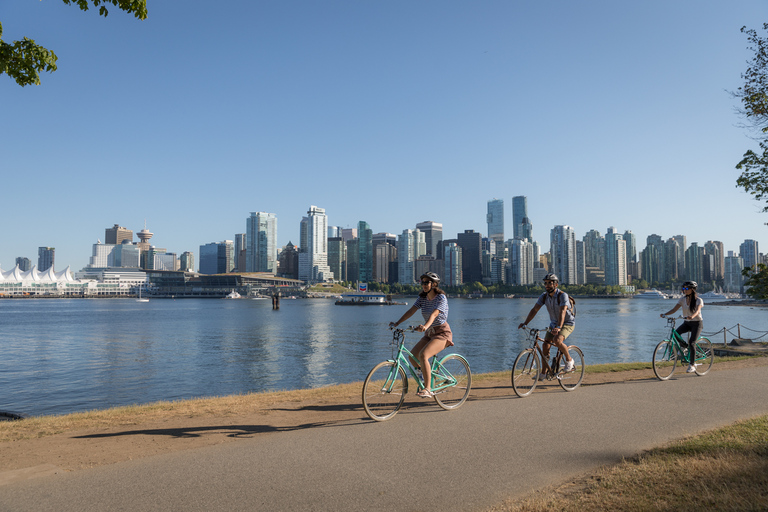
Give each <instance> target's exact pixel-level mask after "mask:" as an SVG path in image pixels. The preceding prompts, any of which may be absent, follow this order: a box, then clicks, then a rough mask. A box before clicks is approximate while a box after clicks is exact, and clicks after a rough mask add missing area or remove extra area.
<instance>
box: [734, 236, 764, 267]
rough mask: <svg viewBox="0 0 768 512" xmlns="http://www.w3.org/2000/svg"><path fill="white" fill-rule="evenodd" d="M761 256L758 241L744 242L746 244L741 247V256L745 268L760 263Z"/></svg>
mask: <svg viewBox="0 0 768 512" xmlns="http://www.w3.org/2000/svg"><path fill="white" fill-rule="evenodd" d="M759 254H760V253H759V252H758V249H757V240H744V243H743V244H741V245H740V246H739V256H741V260H742V262H743V264H744V268H751V267H754V266H755V265H756V264H757V263H758V260H757V258H758V256H759Z"/></svg>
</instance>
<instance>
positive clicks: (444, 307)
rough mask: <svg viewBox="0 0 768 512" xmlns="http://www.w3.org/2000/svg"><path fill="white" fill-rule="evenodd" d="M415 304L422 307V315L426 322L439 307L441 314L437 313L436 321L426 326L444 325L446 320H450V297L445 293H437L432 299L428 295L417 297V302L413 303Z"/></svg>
mask: <svg viewBox="0 0 768 512" xmlns="http://www.w3.org/2000/svg"><path fill="white" fill-rule="evenodd" d="M413 306H414V307H417V308H421V316H423V317H424V321H425V322H426V321H427V320H429V315H431V314H432V312H433V311H434V310H436V309H437V310H439V311H440V314H438V315H437V318H435V321H434V323H433V324H432V325H427V326H425V327H434V326H437V325H443V324H444V323H445V322H446V321H448V299H447V298H446V296H445V294H444V293H441V294H439V295H437V296H436V297H435V298H434V299H432V300H429V299H427V298H426V297H419V298H418V299H416V302H414V303H413Z"/></svg>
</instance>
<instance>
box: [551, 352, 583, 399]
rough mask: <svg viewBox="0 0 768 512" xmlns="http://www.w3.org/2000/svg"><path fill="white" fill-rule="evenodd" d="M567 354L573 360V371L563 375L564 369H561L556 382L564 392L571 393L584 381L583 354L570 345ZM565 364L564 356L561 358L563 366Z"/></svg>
mask: <svg viewBox="0 0 768 512" xmlns="http://www.w3.org/2000/svg"><path fill="white" fill-rule="evenodd" d="M568 353H569V354H571V358H573V371H572V372H568V373H565V367H563V368H561V369H560V371H559V372H558V374H557V382H558V384H560V387H561V388H563V389H564V390H566V391H573V390H574V389H576V388H577V387H579V386H580V385H581V381H582V380H584V368H585V366H584V353H583V352H582V351H581V349H580V348H579V347H577V346H576V345H570V346H569V347H568ZM565 364H566V363H565V356H563V365H565Z"/></svg>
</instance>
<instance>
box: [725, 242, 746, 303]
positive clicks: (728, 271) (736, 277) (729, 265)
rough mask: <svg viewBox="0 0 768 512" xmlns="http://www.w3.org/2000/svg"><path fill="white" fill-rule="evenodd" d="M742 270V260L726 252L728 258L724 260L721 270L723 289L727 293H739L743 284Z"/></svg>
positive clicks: (730, 252)
mask: <svg viewBox="0 0 768 512" xmlns="http://www.w3.org/2000/svg"><path fill="white" fill-rule="evenodd" d="M743 269H744V260H743V259H742V258H741V257H740V256H737V255H736V254H734V252H733V251H728V256H726V257H725V259H724V268H723V274H724V277H723V287H724V289H725V291H726V292H728V293H741V287H742V284H743V283H744V276H743V275H742V274H741V271H742V270H743Z"/></svg>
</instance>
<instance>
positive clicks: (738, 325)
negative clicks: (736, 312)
mask: <svg viewBox="0 0 768 512" xmlns="http://www.w3.org/2000/svg"><path fill="white" fill-rule="evenodd" d="M736 327H738V328H739V339H741V324H736Z"/></svg>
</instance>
